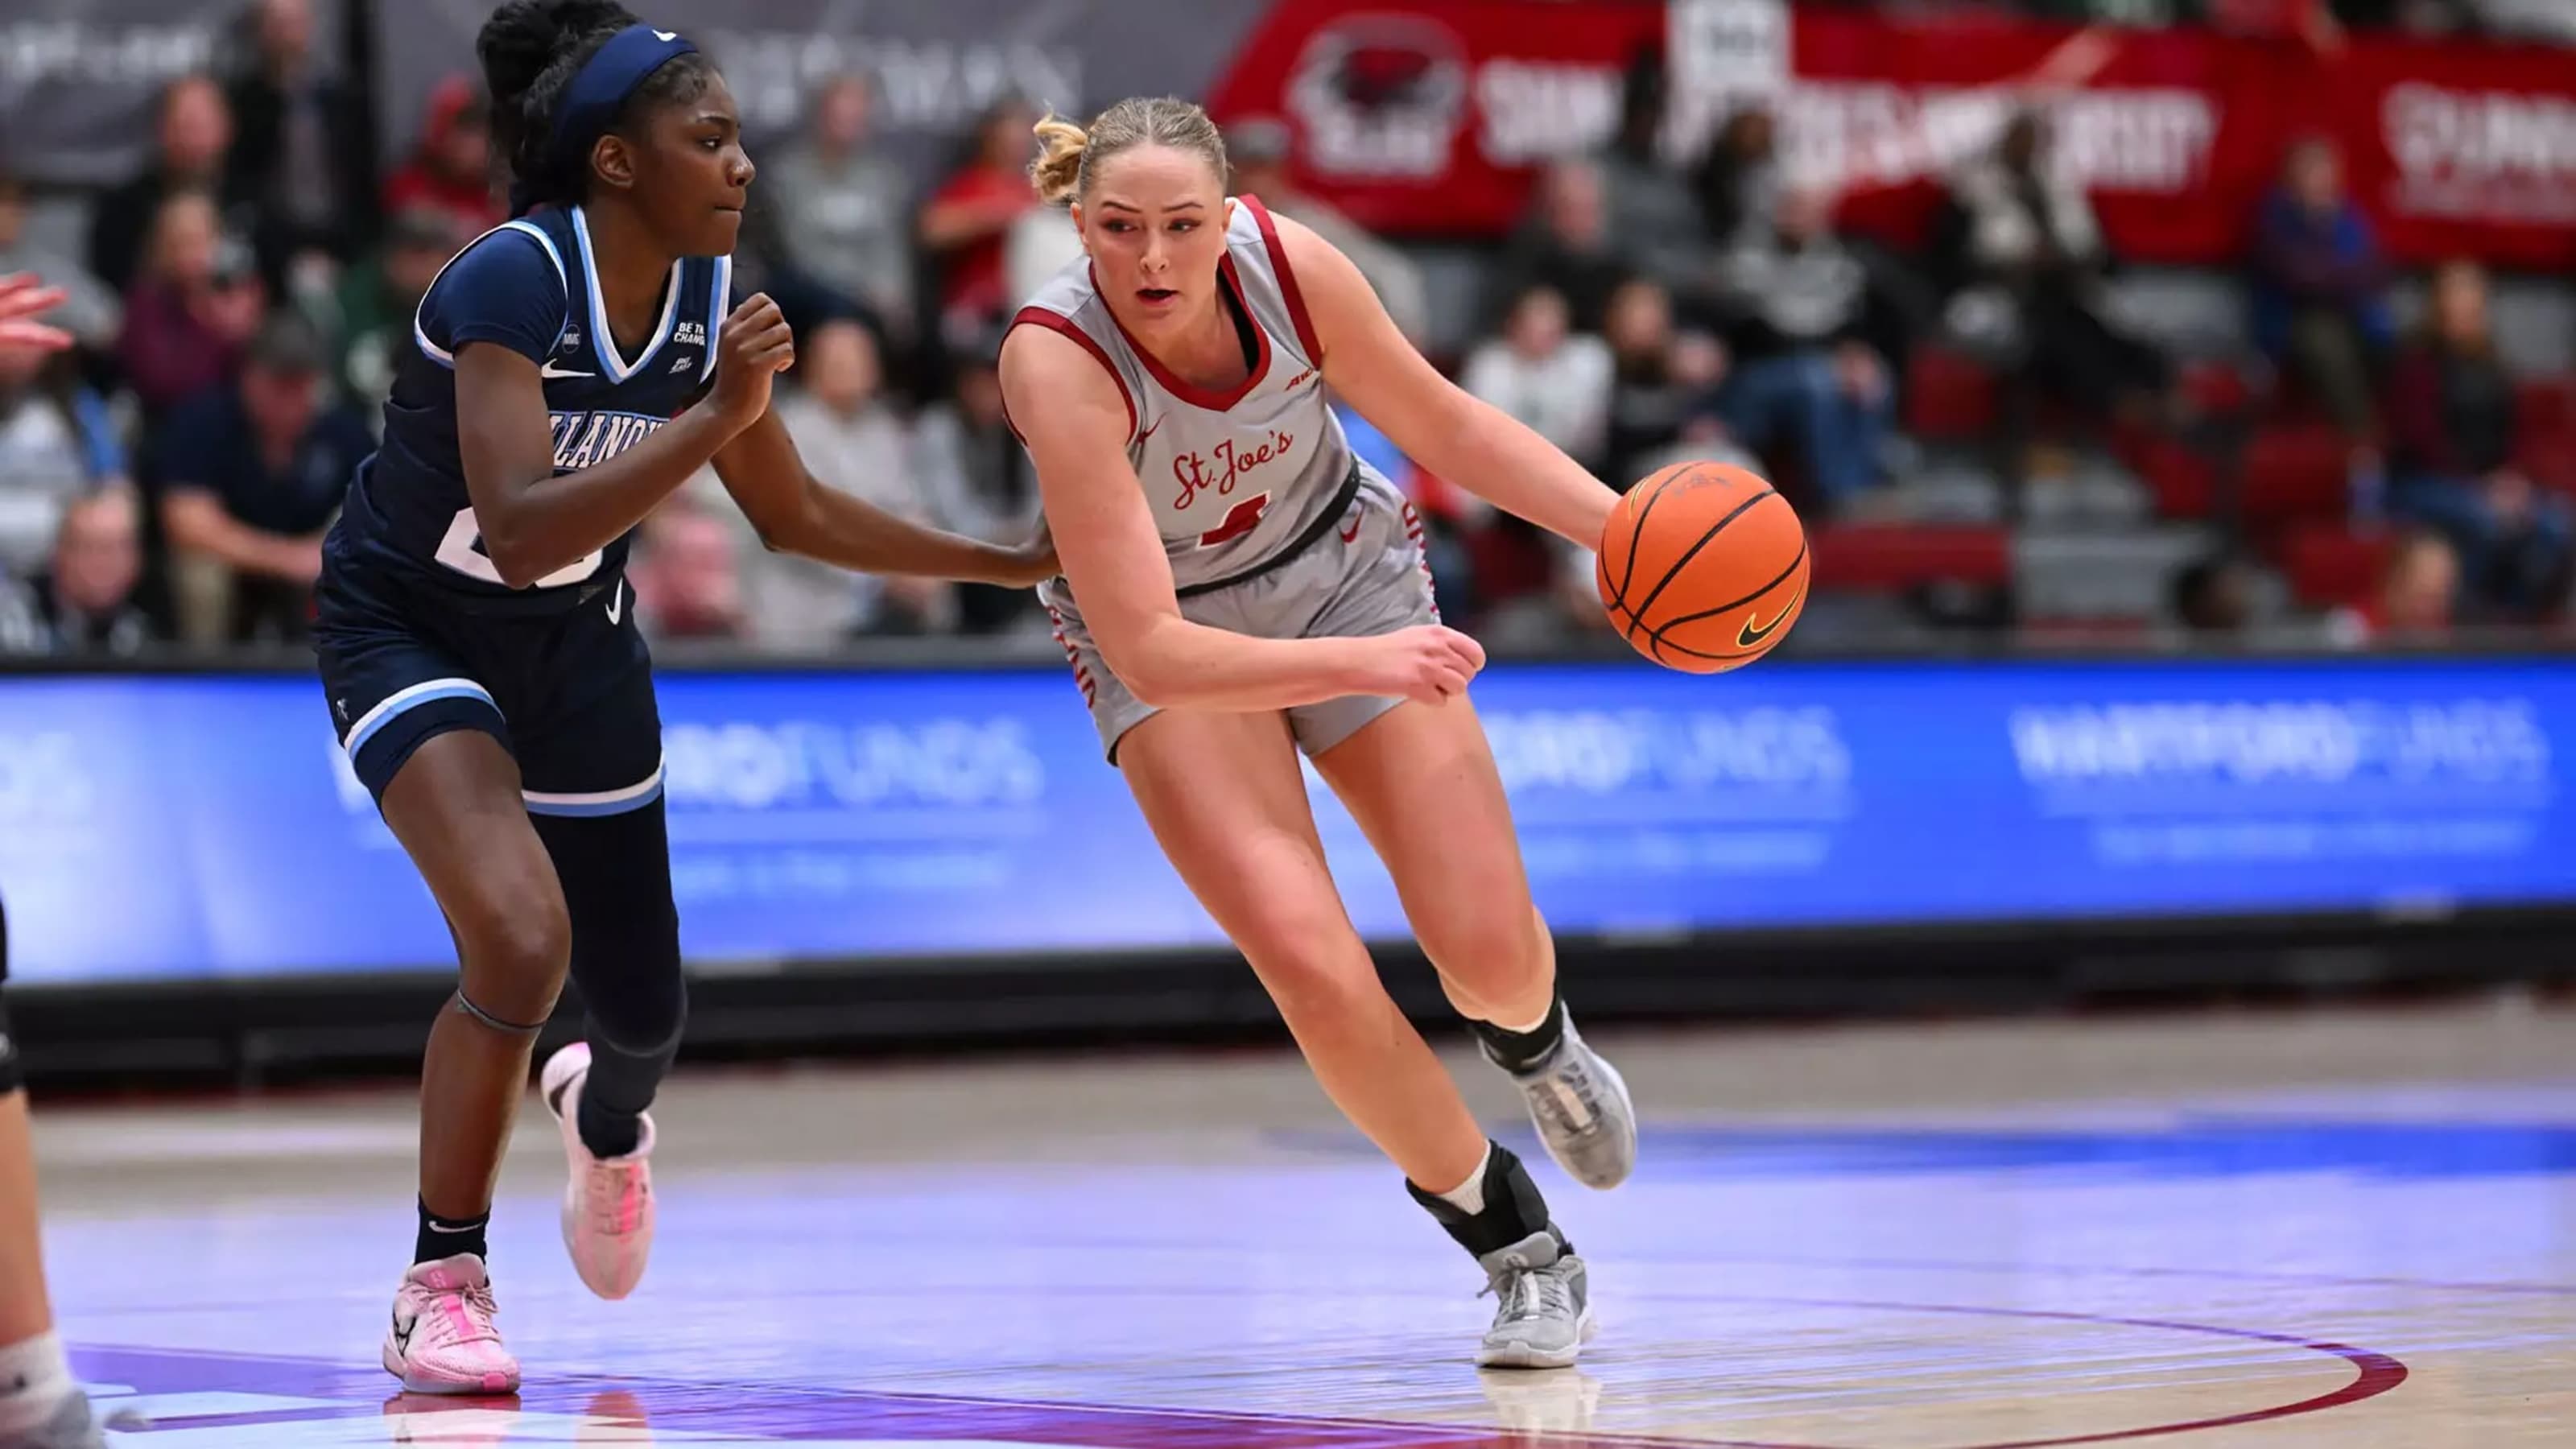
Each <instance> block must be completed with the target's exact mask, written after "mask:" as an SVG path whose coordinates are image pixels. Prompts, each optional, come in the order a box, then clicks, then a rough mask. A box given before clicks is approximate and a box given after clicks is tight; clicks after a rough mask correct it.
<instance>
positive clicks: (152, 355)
mask: <svg viewBox="0 0 2576 1449" xmlns="http://www.w3.org/2000/svg"><path fill="white" fill-rule="evenodd" d="M267 305H268V303H267V288H265V287H264V286H262V285H261V284H260V280H259V269H258V267H257V265H256V264H255V262H254V259H253V257H252V255H251V250H250V247H249V246H248V244H247V243H245V242H243V241H242V240H241V239H240V238H238V237H233V236H228V235H226V234H225V233H224V230H223V227H222V223H221V221H220V220H219V219H218V217H217V215H216V212H215V202H214V198H213V196H212V195H211V194H209V193H207V192H205V191H202V190H181V191H175V192H172V193H171V194H170V195H169V196H168V197H166V198H164V199H163V201H162V203H161V209H160V211H159V213H158V214H157V215H156V216H155V217H154V218H153V222H152V233H151V247H150V250H149V253H148V255H147V258H146V261H145V264H144V267H143V269H142V270H141V272H139V273H138V274H137V275H136V277H135V281H134V286H133V288H132V290H130V291H129V292H127V294H126V298H125V327H124V331H123V333H122V335H120V336H119V337H118V338H117V343H116V355H117V361H118V362H119V363H120V364H121V365H122V366H123V367H124V369H125V380H126V382H127V384H128V385H130V386H131V387H132V388H133V389H134V395H135V398H136V399H137V400H138V401H139V402H141V403H142V404H143V411H144V416H145V418H146V419H147V420H157V419H159V418H160V416H161V415H162V414H163V413H165V412H167V411H168V410H169V409H171V408H173V407H176V406H178V405H179V404H180V403H181V402H183V401H185V400H186V399H188V398H190V397H193V396H195V395H196V394H198V393H201V392H203V391H205V390H206V389H208V388H210V387H213V386H215V385H217V384H219V383H223V382H227V381H229V380H231V378H232V376H233V375H234V373H235V372H236V371H237V370H238V369H239V367H240V364H241V353H242V348H243V347H244V346H245V345H246V344H247V343H248V342H249V341H250V338H251V334H252V333H254V332H256V331H258V330H259V323H260V318H261V317H262V316H263V315H264V314H265V312H266V309H267Z"/></svg>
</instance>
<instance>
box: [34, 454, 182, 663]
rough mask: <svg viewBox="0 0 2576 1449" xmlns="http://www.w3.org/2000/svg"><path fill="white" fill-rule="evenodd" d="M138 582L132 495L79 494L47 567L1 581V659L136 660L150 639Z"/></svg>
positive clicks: (139, 553)
mask: <svg viewBox="0 0 2576 1449" xmlns="http://www.w3.org/2000/svg"><path fill="white" fill-rule="evenodd" d="M142 577H143V543H142V538H141V530H140V529H139V528H138V527H137V520H136V513H135V506H134V492H133V490H132V489H130V488H126V487H123V486H121V485H120V486H118V487H114V488H107V489H102V490H100V491H98V492H95V493H90V494H86V495H83V496H82V497H81V498H79V499H77V500H75V501H74V502H73V503H72V505H71V506H70V507H69V508H68V509H66V510H65V511H64V513H63V516H62V522H61V526H60V528H59V529H58V530H57V532H56V536H55V539H54V545H53V554H52V558H51V560H50V561H49V563H48V565H47V566H46V567H45V568H42V569H40V570H38V571H37V572H35V573H34V574H31V575H30V576H28V577H27V579H26V580H25V581H24V582H22V583H19V584H17V585H14V586H13V585H10V584H8V583H7V582H6V581H5V580H0V654H47V655H57V656H91V657H97V656H107V657H114V658H122V657H126V656H130V655H133V654H137V653H140V652H141V651H142V649H143V647H144V646H145V645H146V644H149V643H150V642H151V641H152V636H153V631H152V621H151V620H150V618H149V617H147V616H146V615H145V614H144V612H143V611H142V610H141V609H140V608H138V607H136V606H135V602H134V589H135V585H136V584H137V583H139V582H140V581H141V579H142Z"/></svg>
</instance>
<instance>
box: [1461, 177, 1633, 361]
mask: <svg viewBox="0 0 2576 1449" xmlns="http://www.w3.org/2000/svg"><path fill="white" fill-rule="evenodd" d="M1626 280H1628V267H1627V265H1626V264H1625V263H1624V262H1622V261H1620V259H1619V253H1618V250H1617V249H1616V248H1615V247H1614V246H1613V245H1612V244H1611V238H1610V208H1609V202H1608V199H1607V197H1606V196H1605V195H1604V193H1603V189H1602V181H1601V168H1600V167H1598V166H1595V165H1594V164H1592V163H1591V162H1590V161H1586V160H1567V161H1559V162H1557V163H1555V164H1554V165H1551V166H1550V167H1548V168H1547V170H1546V171H1545V172H1543V173H1541V175H1540V176H1539V182H1538V191H1537V204H1536V205H1535V206H1533V207H1532V208H1531V211H1530V215H1529V217H1528V218H1527V219H1526V220H1525V221H1523V222H1522V224H1521V227H1520V230H1519V232H1518V233H1517V234H1516V235H1515V236H1514V237H1513V238H1512V241H1511V243H1510V246H1509V248H1508V249H1507V250H1506V251H1505V252H1504V255H1503V261H1502V265H1501V267H1500V268H1499V269H1498V270H1497V272H1496V274H1495V282H1496V286H1497V288H1498V291H1497V293H1496V296H1495V298H1494V301H1493V304H1492V305H1491V306H1490V307H1489V308H1488V309H1487V311H1488V315H1489V316H1490V317H1491V318H1492V319H1493V325H1495V326H1500V325H1501V322H1502V319H1503V316H1504V314H1505V313H1506V312H1508V311H1509V310H1510V308H1511V306H1512V304H1513V303H1514V302H1516V301H1517V300H1518V299H1519V298H1520V297H1522V296H1523V295H1524V294H1526V293H1527V292H1528V291H1529V290H1530V289H1531V288H1532V287H1541V286H1543V287H1547V288H1549V289H1551V290H1553V291H1554V292H1556V294H1557V295H1559V296H1561V297H1563V298H1565V301H1566V306H1567V307H1568V309H1569V310H1570V311H1571V312H1572V314H1573V319H1574V330H1575V331H1577V332H1599V331H1600V330H1601V327H1602V323H1603V322H1604V321H1605V320H1606V319H1607V318H1608V316H1609V311H1610V294H1611V293H1613V292H1616V291H1617V290H1619V285H1620V283H1622V282H1625V281H1626Z"/></svg>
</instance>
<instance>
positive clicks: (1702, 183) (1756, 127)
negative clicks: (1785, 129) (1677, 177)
mask: <svg viewBox="0 0 2576 1449" xmlns="http://www.w3.org/2000/svg"><path fill="white" fill-rule="evenodd" d="M1777 137H1778V127H1777V125H1776V123H1775V122H1774V121H1773V120H1772V117H1771V110H1770V107H1768V106H1765V105H1760V104H1753V105H1746V106H1743V107H1741V108H1739V109H1737V110H1736V111H1734V112H1733V113H1731V114H1730V115H1728V116H1727V118H1726V124H1725V125H1723V126H1721V127H1719V128H1718V132H1717V135H1716V137H1715V138H1714V139H1713V140H1711V141H1710V142H1709V147H1708V154H1707V155H1706V156H1705V157H1703V158H1701V160H1700V165H1699V175H1698V178H1697V180H1698V187H1699V209H1700V217H1701V219H1702V222H1703V224H1704V225H1705V226H1706V227H1707V229H1708V234H1709V236H1711V237H1712V238H1714V239H1715V240H1716V242H1717V244H1718V245H1719V246H1721V247H1723V246H1728V245H1731V244H1733V243H1735V242H1737V241H1740V240H1741V239H1742V238H1743V237H1744V236H1745V235H1746V234H1747V233H1748V232H1750V233H1759V232H1761V231H1763V230H1764V229H1766V228H1767V227H1768V225H1769V223H1770V220H1771V218H1772V217H1773V216H1774V215H1775V214H1777V212H1778V210H1779V194H1780V162H1779V158H1778V154H1777V152H1778V145H1779V143H1778V139H1777Z"/></svg>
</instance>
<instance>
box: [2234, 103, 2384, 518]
mask: <svg viewBox="0 0 2576 1449" xmlns="http://www.w3.org/2000/svg"><path fill="white" fill-rule="evenodd" d="M2387 289H2388V267H2387V263H2386V261H2385V259H2384V258H2383V257H2381V255H2380V252H2379V242H2378V239H2377V238H2376V237H2375V236H2374V235H2373V234H2372V232H2371V228H2370V222H2369V219H2368V218H2366V217H2364V216H2363V215H2362V214H2361V209H2360V208H2359V207H2357V206H2355V205H2353V204H2352V199H2351V198H2350V197H2349V196H2347V195H2345V194H2344V185H2343V158H2342V157H2341V156H2340V155H2339V154H2338V153H2337V152H2336V150H2335V148H2334V143H2333V142H2331V141H2327V140H2324V139H2322V138H2310V139H2307V140H2303V141H2300V142H2299V143H2298V144H2296V145H2294V146H2292V147H2291V148H2290V152H2289V155H2288V156H2287V158H2286V159H2285V160H2284V162H2283V166H2282V177H2281V184H2280V186H2279V187H2277V188H2275V189H2274V190H2273V192H2272V193H2271V194H2270V195H2269V196H2266V197H2265V198H2264V199H2263V206H2262V211H2261V213H2260V214H2259V215H2258V216H2257V218H2256V219H2255V224H2254V285H2253V292H2252V297H2253V304H2254V317H2253V324H2254V340H2255V343H2256V345H2258V346H2260V347H2261V348H2262V349H2263V351H2264V353H2265V354H2266V355H2268V356H2269V357H2270V358H2271V359H2272V360H2273V362H2274V363H2275V364H2277V365H2279V366H2281V367H2283V368H2285V369H2287V370H2288V371H2289V372H2290V373H2291V374H2292V375H2294V376H2296V377H2297V378H2298V379H2299V380H2300V382H2302V383H2303V384H2305V385H2306V386H2307V387H2308V389H2309V390H2310V391H2312V392H2313V393H2314V394H2315V395H2316V397H2317V399H2318V401H2320V402H2322V403H2323V404H2324V405H2325V409H2326V413H2327V415H2328V416H2329V417H2332V418H2333V419H2334V422H2335V426H2336V428H2338V429H2339V430H2341V432H2342V433H2343V435H2344V439H2345V441H2346V442H2347V444H2348V445H2349V446H2350V448H2351V450H2352V456H2353V471H2354V473H2355V476H2356V478H2357V479H2358V478H2360V477H2361V476H2362V475H2365V474H2375V473H2376V472H2377V470H2378V467H2379V435H2380V424H2379V406H2378V400H2377V398H2376V396H2375V395H2374V394H2375V393H2376V391H2377V387H2378V384H2377V380H2376V377H2377V370H2378V367H2379V364H2380V362H2381V361H2382V354H2383V353H2384V352H2385V351H2386V349H2387V346H2388V343H2389V340H2390V333H2391V328H2390V322H2389V312H2388V295H2387Z"/></svg>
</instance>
